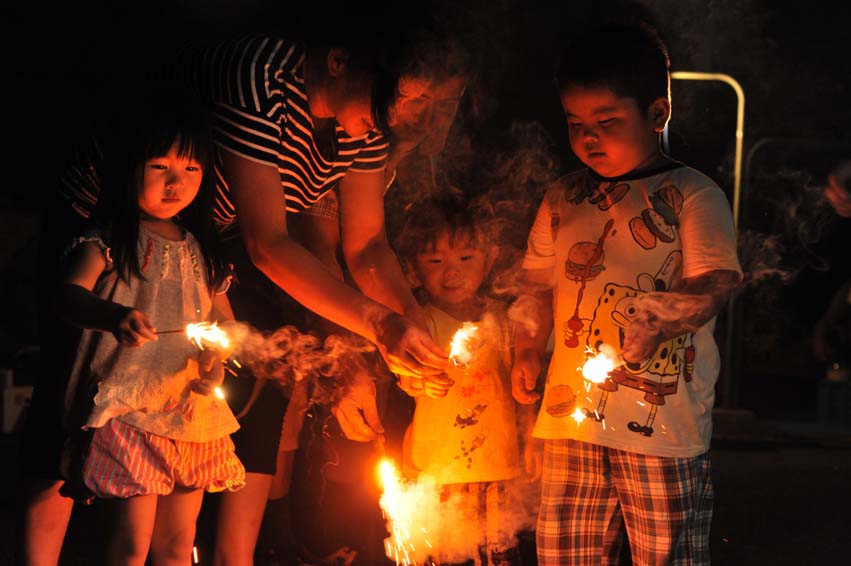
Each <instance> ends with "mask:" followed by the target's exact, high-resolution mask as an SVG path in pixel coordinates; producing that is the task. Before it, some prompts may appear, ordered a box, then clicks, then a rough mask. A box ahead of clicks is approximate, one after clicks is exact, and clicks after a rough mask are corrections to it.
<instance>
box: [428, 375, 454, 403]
mask: <svg viewBox="0 0 851 566" xmlns="http://www.w3.org/2000/svg"><path fill="white" fill-rule="evenodd" d="M422 384H423V393H424V394H425V395H426V397H431V398H432V399H440V398H441V397H446V394H447V393H449V390H450V389H451V388H452V386H453V385H454V384H455V380H454V379H452V378H451V377H449V376H448V375H447V374H445V373H441V374H437V375H425V376H423V378H422Z"/></svg>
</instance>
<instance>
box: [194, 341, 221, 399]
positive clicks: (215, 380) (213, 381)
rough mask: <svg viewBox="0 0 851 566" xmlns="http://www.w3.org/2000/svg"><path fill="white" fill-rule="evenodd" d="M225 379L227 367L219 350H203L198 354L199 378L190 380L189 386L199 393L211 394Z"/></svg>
mask: <svg viewBox="0 0 851 566" xmlns="http://www.w3.org/2000/svg"><path fill="white" fill-rule="evenodd" d="M224 380H225V367H224V366H223V365H222V359H221V355H220V354H219V352H217V351H215V350H213V349H206V350H202V351H201V353H200V354H199V355H198V379H193V380H192V381H190V382H189V387H190V389H192V391H194V392H195V393H198V394H199V395H209V394H210V393H212V392H213V391H214V390H215V389H216V387H218V386H220V385H221V384H222V382H223V381H224Z"/></svg>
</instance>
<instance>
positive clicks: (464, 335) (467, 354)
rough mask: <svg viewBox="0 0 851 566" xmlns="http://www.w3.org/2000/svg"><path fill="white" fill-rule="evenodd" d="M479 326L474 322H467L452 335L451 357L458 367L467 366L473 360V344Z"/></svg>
mask: <svg viewBox="0 0 851 566" xmlns="http://www.w3.org/2000/svg"><path fill="white" fill-rule="evenodd" d="M478 330H479V327H478V326H476V325H475V324H474V323H472V322H465V323H464V325H463V326H462V327H461V328H459V329H458V331H457V332H456V333H455V335H454V336H453V337H452V343H451V344H450V349H449V359H450V360H452V363H454V364H455V365H456V366H458V367H462V368H465V367H467V366H468V365H470V362H471V361H473V351H472V349H473V348H472V345H473V341H474V340H475V339H476V334H477V332H478Z"/></svg>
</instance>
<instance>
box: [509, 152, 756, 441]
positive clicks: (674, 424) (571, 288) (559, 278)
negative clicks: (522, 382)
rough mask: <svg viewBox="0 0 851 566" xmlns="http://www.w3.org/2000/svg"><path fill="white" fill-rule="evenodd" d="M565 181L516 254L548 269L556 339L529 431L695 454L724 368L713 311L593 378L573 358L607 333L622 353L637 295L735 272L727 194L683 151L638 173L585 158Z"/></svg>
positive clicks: (581, 358) (527, 264) (587, 353)
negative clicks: (598, 171) (599, 167)
mask: <svg viewBox="0 0 851 566" xmlns="http://www.w3.org/2000/svg"><path fill="white" fill-rule="evenodd" d="M563 181H564V182H561V183H558V184H557V185H555V186H553V187H552V188H550V189H549V190H548V192H547V194H546V196H545V197H544V199H543V202H542V204H541V206H540V208H539V210H538V214H537V216H536V219H535V223H534V225H533V227H532V230H531V233H530V235H529V241H528V248H527V251H526V256H525V258H524V261H523V267H524V268H525V269H534V270H540V269H552V270H553V275H554V278H553V281H554V289H553V310H554V317H553V319H554V327H553V328H554V338H555V343H554V350H553V356H552V360H551V362H550V366H549V368H548V371H547V379H546V387H545V390H544V397H543V400H542V404H541V409H540V412H539V414H538V420H537V423H536V426H535V431H534V436H536V437H539V438H545V439H559V438H572V439H577V440H582V441H586V442H591V443H594V444H599V445H603V446H608V447H612V448H617V449H622V450H628V451H632V452H638V453H642V454H649V455H655V456H663V457H691V456H696V455H699V454H703V453H704V452H706V451H707V450H708V448H709V441H710V438H711V434H712V413H711V411H712V406H713V403H714V398H715V392H714V388H715V382H716V380H717V378H718V373H719V368H720V358H719V353H718V346H717V344H716V342H715V339H714V336H713V331H714V327H715V319H714V318H713V319H712V320H711V321H709V322H708V323H707V324H705V325H704V326H702V327H701V328H700V329H699V330H698V331H697V332H695V333H685V334H683V335H681V336H677V337H676V338H674V339H672V340H668V341H666V342H664V343H663V344H661V345H660V346H659V348H658V349H657V351H656V353H655V354H654V355H653V357H652V358H651V359H650V360H649V361H648V362H645V363H642V364H636V365H630V364H625V365H621V366H619V367H617V368H616V369H615V370H613V371H611V372H610V373H609V374H608V376H607V378H606V379H605V381H603V382H601V383H594V382H591V381H589V380H586V379H585V378H584V377H583V374H582V371H581V369H582V366H583V365H584V363H585V361H586V360H587V359H588V358H589V357H593V356H596V355H597V354H598V353H599V352H600V351H601V350H606V348H605V347H604V346H603V345H604V344H607V345H609V346H611V347H613V348H614V352H615V353H616V354H620V350H621V346H622V343H623V335H624V330H625V328H626V326H627V325H628V323H629V321H630V319H631V316H633V315H634V312H635V309H634V307H635V301H636V297H638V296H639V295H641V294H643V293H646V292H648V291H667V290H670V289H671V288H672V287H673V286H674V285H675V284H676V283H677V282H678V281H679V280H680V279H681V278H683V277H695V276H697V275H700V274H702V273H705V272H707V271H712V270H733V271H738V272H741V269H740V267H739V262H738V258H737V255H736V234H735V229H734V226H733V220H732V214H731V210H730V205H729V202H728V201H727V198H726V196H725V195H724V193H723V191H722V190H721V189H720V188H719V187H718V186H717V185H716V184H715V183H714V182H713V181H712V180H711V179H710V178H709V177H707V176H706V175H703V174H702V173H700V172H698V171H696V170H694V169H691V168H689V167H686V166H683V165H682V164H679V163H675V164H672V165H670V166H667V167H665V168H662V169H660V170H658V171H657V172H654V173H651V174H649V175H648V176H645V177H640V178H626V177H625V178H620V179H618V180H608V179H602V178H600V177H598V176H596V175H594V174H593V173H592V172H591V171H590V170H587V169H584V170H581V171H578V172H576V173H573V174H571V175H568V176H566V177H565V178H563Z"/></svg>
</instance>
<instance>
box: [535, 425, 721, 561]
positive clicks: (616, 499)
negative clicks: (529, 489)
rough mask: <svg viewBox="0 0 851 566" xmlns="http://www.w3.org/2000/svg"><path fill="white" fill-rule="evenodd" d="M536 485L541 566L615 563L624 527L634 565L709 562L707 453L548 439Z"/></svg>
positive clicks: (709, 511)
mask: <svg viewBox="0 0 851 566" xmlns="http://www.w3.org/2000/svg"><path fill="white" fill-rule="evenodd" d="M541 487H542V495H541V508H540V511H539V514H538V526H537V533H536V538H537V552H538V563H539V564H540V565H541V566H555V565H559V566H562V565H568V564H569V565H571V566H578V565H589V566H590V565H594V566H598V565H611V566H616V565H617V564H618V558H619V556H620V549H621V544H622V541H623V531H624V526H625V527H626V532H627V534H628V536H629V545H630V550H631V552H632V563H633V564H634V565H635V566H644V565H651V564H652V565H655V564H666V565H676V566H685V565H698V564H699V565H708V564H709V528H710V525H711V522H712V505H713V491H712V481H711V478H710V465H709V455H708V454H703V455H700V456H696V457H693V458H662V457H657V456H647V455H643V454H636V453H633V452H625V451H623V450H616V449H613V448H606V447H604V446H598V445H595V444H589V443H587V442H580V441H576V440H547V441H545V442H544V472H543V478H542V486H541Z"/></svg>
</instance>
